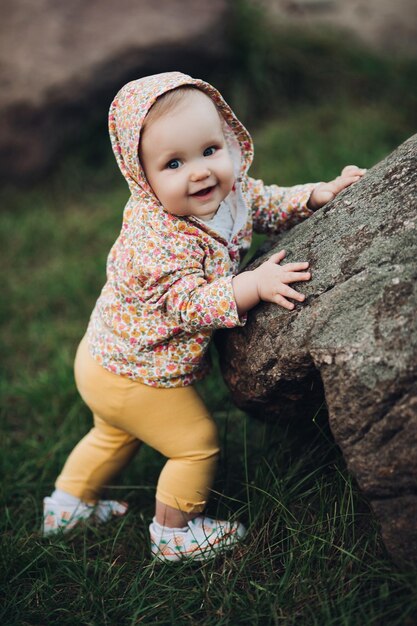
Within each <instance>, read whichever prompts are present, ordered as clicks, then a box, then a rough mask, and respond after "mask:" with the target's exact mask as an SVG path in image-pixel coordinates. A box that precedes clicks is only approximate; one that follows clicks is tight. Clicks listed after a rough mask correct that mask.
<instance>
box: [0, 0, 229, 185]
mask: <svg viewBox="0 0 417 626" xmlns="http://www.w3.org/2000/svg"><path fill="white" fill-rule="evenodd" d="M1 8H2V11H1V21H0V79H1V84H2V89H1V91H0V112H1V115H0V171H1V177H2V179H3V180H14V181H25V180H30V179H33V178H34V177H36V176H38V175H39V174H40V173H42V172H44V171H45V169H46V168H47V167H48V166H49V165H50V164H51V163H52V161H53V159H54V157H55V156H56V154H57V152H58V150H59V149H60V148H61V147H62V146H63V145H65V143H66V142H68V140H69V139H70V138H71V139H73V140H74V138H77V137H78V136H79V135H80V134H81V133H82V127H84V126H85V125H86V122H92V121H95V120H97V119H102V118H103V119H104V120H105V117H106V110H107V109H108V107H109V105H110V102H111V99H112V98H113V96H114V95H115V93H116V91H117V90H118V89H119V88H120V87H121V86H122V84H124V83H125V82H126V81H128V80H132V79H134V78H138V77H139V76H140V72H141V70H142V72H143V74H147V73H152V72H159V71H168V70H173V69H182V70H185V71H190V70H191V71H193V68H195V69H196V73H198V74H201V68H204V67H207V66H208V65H210V64H212V65H213V64H214V63H216V61H218V59H219V58H221V57H222V46H223V45H224V36H223V32H224V29H223V25H224V22H225V14H226V11H227V8H228V2H227V0H210V2H207V1H206V0H140V1H139V2H138V1H137V0H120V2H113V1H112V0H89V2H82V1H81V0H67V1H66V2H56V1H55V0H37V1H36V2H33V0H3V2H2V7H1Z"/></svg>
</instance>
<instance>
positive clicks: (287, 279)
mask: <svg viewBox="0 0 417 626" xmlns="http://www.w3.org/2000/svg"><path fill="white" fill-rule="evenodd" d="M310 278H311V273H310V272H283V273H282V275H280V277H279V279H280V281H281V282H282V283H285V284H287V285H288V283H296V282H298V281H299V280H310Z"/></svg>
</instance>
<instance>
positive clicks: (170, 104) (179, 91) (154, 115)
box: [142, 85, 209, 134]
mask: <svg viewBox="0 0 417 626" xmlns="http://www.w3.org/2000/svg"><path fill="white" fill-rule="evenodd" d="M193 92H194V93H196V92H198V93H204V92H202V91H201V89H198V87H194V85H181V86H180V87H176V88H175V89H171V90H170V91H166V92H165V93H164V94H162V96H159V98H157V100H155V102H154V104H153V105H152V106H151V108H150V109H149V111H148V112H147V114H146V117H145V119H144V122H143V125H142V134H143V132H144V131H145V130H146V127H147V126H150V124H152V123H153V122H156V120H158V119H159V118H160V117H162V116H163V115H166V114H167V113H168V112H169V111H171V110H172V109H174V108H175V107H176V106H177V104H179V103H180V102H181V101H182V100H184V99H185V98H186V96H187V95H189V94H191V93H193ZM207 97H209V96H207Z"/></svg>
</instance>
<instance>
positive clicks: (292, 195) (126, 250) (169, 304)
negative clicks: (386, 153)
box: [87, 72, 314, 387]
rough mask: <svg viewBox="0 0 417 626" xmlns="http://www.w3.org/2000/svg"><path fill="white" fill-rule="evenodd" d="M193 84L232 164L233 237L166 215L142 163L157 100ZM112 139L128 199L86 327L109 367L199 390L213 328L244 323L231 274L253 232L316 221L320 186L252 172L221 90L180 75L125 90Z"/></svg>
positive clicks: (243, 136)
mask: <svg viewBox="0 0 417 626" xmlns="http://www.w3.org/2000/svg"><path fill="white" fill-rule="evenodd" d="M181 85H194V86H196V87H197V88H199V89H201V90H202V91H203V92H205V93H206V94H207V95H208V96H209V97H210V98H211V99H212V100H213V102H214V103H215V105H216V106H217V108H218V109H219V111H220V113H221V114H222V117H223V118H224V122H223V126H224V133H225V137H226V140H227V144H228V147H229V150H230V152H231V155H232V159H233V162H234V167H235V175H236V182H235V185H234V189H233V191H232V192H231V194H230V195H229V197H228V202H229V204H230V203H231V204H232V206H233V207H234V208H235V225H234V230H233V232H232V236H231V240H230V241H226V240H225V239H223V238H222V237H221V236H220V235H219V234H218V233H216V232H214V231H213V230H211V229H210V227H209V226H208V225H206V224H205V223H204V222H202V221H200V220H199V219H198V218H194V217H177V216H174V215H171V214H169V213H167V212H166V211H165V210H164V208H163V206H162V205H161V204H160V202H159V201H158V199H157V198H156V196H155V195H154V193H153V191H152V189H151V187H150V185H149V184H148V182H147V180H146V177H145V175H144V172H143V170H142V168H141V165H140V162H139V159H138V145H139V141H140V132H141V127H142V124H143V121H144V118H145V116H146V114H147V112H148V111H149V109H150V107H151V106H152V104H153V103H154V102H155V100H156V99H157V98H158V97H159V96H161V95H162V94H163V93H165V92H166V91H169V90H171V89H174V88H176V87H179V86H181ZM109 130H110V138H111V143H112V147H113V151H114V154H115V156H116V160H117V163H118V165H119V167H120V169H121V171H122V173H123V176H124V177H125V178H126V180H127V183H128V185H129V188H130V192H131V196H130V198H129V200H128V202H127V205H126V207H125V209H124V213H123V224H122V229H121V232H120V235H119V237H118V239H117V240H116V242H115V243H114V245H113V247H112V249H111V251H110V254H109V256H108V260H107V282H106V284H105V285H104V287H103V290H102V292H101V295H100V296H99V298H98V300H97V303H96V306H95V308H94V310H93V313H92V315H91V319H90V323H89V326H88V330H87V336H88V343H89V350H90V353H91V355H92V356H93V358H94V359H95V360H96V361H97V362H98V363H100V364H101V365H102V366H103V367H104V368H106V369H107V370H109V371H111V372H114V373H115V374H118V375H121V376H127V377H128V378H131V379H133V380H137V381H139V382H142V383H145V384H147V385H151V386H156V387H179V386H185V385H189V384H192V383H193V382H195V381H196V380H198V379H200V378H202V377H203V376H204V375H205V374H206V373H207V370H208V359H207V356H206V352H207V348H208V344H209V342H210V339H211V336H212V334H213V331H214V330H215V329H217V328H232V327H234V326H240V325H243V324H244V323H245V318H239V315H238V313H237V308H236V302H235V299H234V296H233V290H232V277H233V276H234V275H235V274H236V273H237V270H238V266H239V261H240V259H241V257H242V254H244V253H245V252H246V251H247V250H248V248H249V246H250V242H251V235H252V229H254V230H256V231H257V232H264V233H274V232H278V231H280V230H284V229H286V228H289V227H290V226H292V225H294V224H296V223H297V222H299V221H300V220H301V219H304V218H306V217H308V216H309V215H311V211H310V210H309V209H308V208H307V206H306V204H307V201H308V199H309V197H310V194H311V191H312V189H313V187H314V185H313V184H308V185H298V186H295V187H288V188H284V187H278V186H277V185H270V186H266V185H264V184H263V182H262V181H260V180H254V179H253V178H250V177H249V176H248V174H247V171H248V169H249V166H250V164H251V162H252V158H253V146H252V140H251V137H250V135H249V133H248V131H247V130H246V129H245V128H244V126H243V125H242V124H241V123H240V122H239V120H238V119H237V118H236V116H235V115H234V113H233V112H232V110H231V109H230V107H229V106H228V105H227V104H226V102H225V101H224V100H223V98H222V97H221V95H220V94H219V92H218V91H217V90H216V89H215V88H214V87H212V86H211V85H209V84H208V83H206V82H204V81H202V80H199V79H193V78H191V77H190V76H186V75H185V74H181V73H179V72H168V73H164V74H156V75H154V76H148V77H146V78H141V79H139V80H135V81H132V82H130V83H128V84H127V85H125V86H124V87H123V88H122V89H121V90H120V91H119V93H118V94H117V96H116V97H115V99H114V101H113V103H112V104H111V107H110V112H109Z"/></svg>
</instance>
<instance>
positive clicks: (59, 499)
mask: <svg viewBox="0 0 417 626" xmlns="http://www.w3.org/2000/svg"><path fill="white" fill-rule="evenodd" d="M51 498H52V499H53V500H54V501H55V502H56V503H57V504H59V505H60V506H70V507H76V506H78V505H79V504H81V503H82V500H80V498H77V497H76V496H72V495H71V494H70V493H67V492H66V491H62V489H55V491H53V492H52V494H51Z"/></svg>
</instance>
